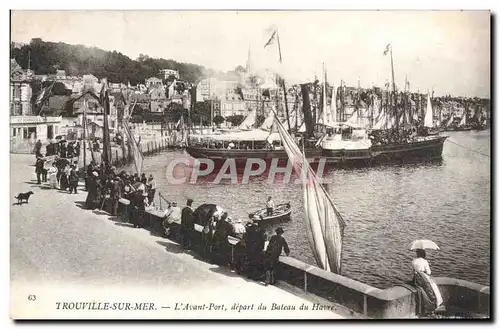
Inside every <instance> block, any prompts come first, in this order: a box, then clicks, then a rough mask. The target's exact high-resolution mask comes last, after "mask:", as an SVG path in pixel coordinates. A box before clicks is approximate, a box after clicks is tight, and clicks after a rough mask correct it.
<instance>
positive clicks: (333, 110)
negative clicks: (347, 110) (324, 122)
mask: <svg viewBox="0 0 500 329" xmlns="http://www.w3.org/2000/svg"><path fill="white" fill-rule="evenodd" d="M330 111H331V115H330V118H331V123H335V122H337V88H336V87H335V85H333V91H332V105H331V110H330Z"/></svg>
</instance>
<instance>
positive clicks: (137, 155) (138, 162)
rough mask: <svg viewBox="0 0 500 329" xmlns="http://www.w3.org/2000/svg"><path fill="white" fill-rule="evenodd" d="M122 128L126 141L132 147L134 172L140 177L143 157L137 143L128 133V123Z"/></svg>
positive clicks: (129, 132) (130, 133)
mask: <svg viewBox="0 0 500 329" xmlns="http://www.w3.org/2000/svg"><path fill="white" fill-rule="evenodd" d="M123 127H124V128H125V134H126V135H127V139H128V141H129V143H130V145H131V147H132V154H133V157H134V165H135V171H136V172H137V174H138V175H140V174H141V172H142V165H143V162H144V156H143V155H142V152H141V149H140V146H139V143H138V142H137V141H136V140H135V137H134V135H133V134H132V132H131V131H130V127H129V126H128V122H125V124H124V125H123Z"/></svg>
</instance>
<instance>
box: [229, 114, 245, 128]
mask: <svg viewBox="0 0 500 329" xmlns="http://www.w3.org/2000/svg"><path fill="white" fill-rule="evenodd" d="M243 120H245V117H244V116H243V115H231V116H228V117H226V121H227V122H230V123H231V124H232V125H233V126H239V125H240V124H241V123H242V122H243Z"/></svg>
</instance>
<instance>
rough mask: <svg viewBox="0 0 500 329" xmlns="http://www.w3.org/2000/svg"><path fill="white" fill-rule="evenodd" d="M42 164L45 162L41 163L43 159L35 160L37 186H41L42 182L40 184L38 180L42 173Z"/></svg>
mask: <svg viewBox="0 0 500 329" xmlns="http://www.w3.org/2000/svg"><path fill="white" fill-rule="evenodd" d="M44 162H45V161H43V159H42V158H37V159H36V163H35V173H36V183H37V184H38V185H40V184H42V182H41V180H40V179H41V178H40V177H41V175H42V172H43V163H44Z"/></svg>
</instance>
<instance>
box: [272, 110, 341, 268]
mask: <svg viewBox="0 0 500 329" xmlns="http://www.w3.org/2000/svg"><path fill="white" fill-rule="evenodd" d="M276 126H277V128H278V132H279V135H280V138H281V141H282V144H283V147H284V148H285V151H286V153H287V155H288V159H289V161H291V162H292V163H293V168H294V170H295V172H296V173H297V174H299V175H301V177H302V178H301V179H302V192H303V196H304V209H305V217H304V223H305V226H306V232H307V237H308V240H309V244H310V246H311V249H312V251H313V254H314V258H315V259H316V263H317V264H318V266H319V267H321V268H322V269H324V270H326V271H331V272H334V273H338V274H340V272H341V256H342V240H343V233H344V228H345V222H344V220H343V219H342V216H341V215H340V213H339V212H338V211H337V209H336V208H335V205H334V204H333V201H332V199H331V198H330V196H329V195H328V193H327V192H326V190H325V188H324V187H323V185H321V184H320V183H319V182H318V179H317V177H316V174H315V173H314V171H312V169H311V167H310V166H309V163H308V162H307V159H306V158H305V156H304V154H302V152H301V151H300V149H299V147H298V146H297V144H295V142H294V140H293V139H292V137H291V136H290V135H289V134H288V132H287V131H286V129H285V127H284V126H283V125H282V124H281V123H280V122H278V121H277V120H276ZM306 178H307V179H306Z"/></svg>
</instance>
